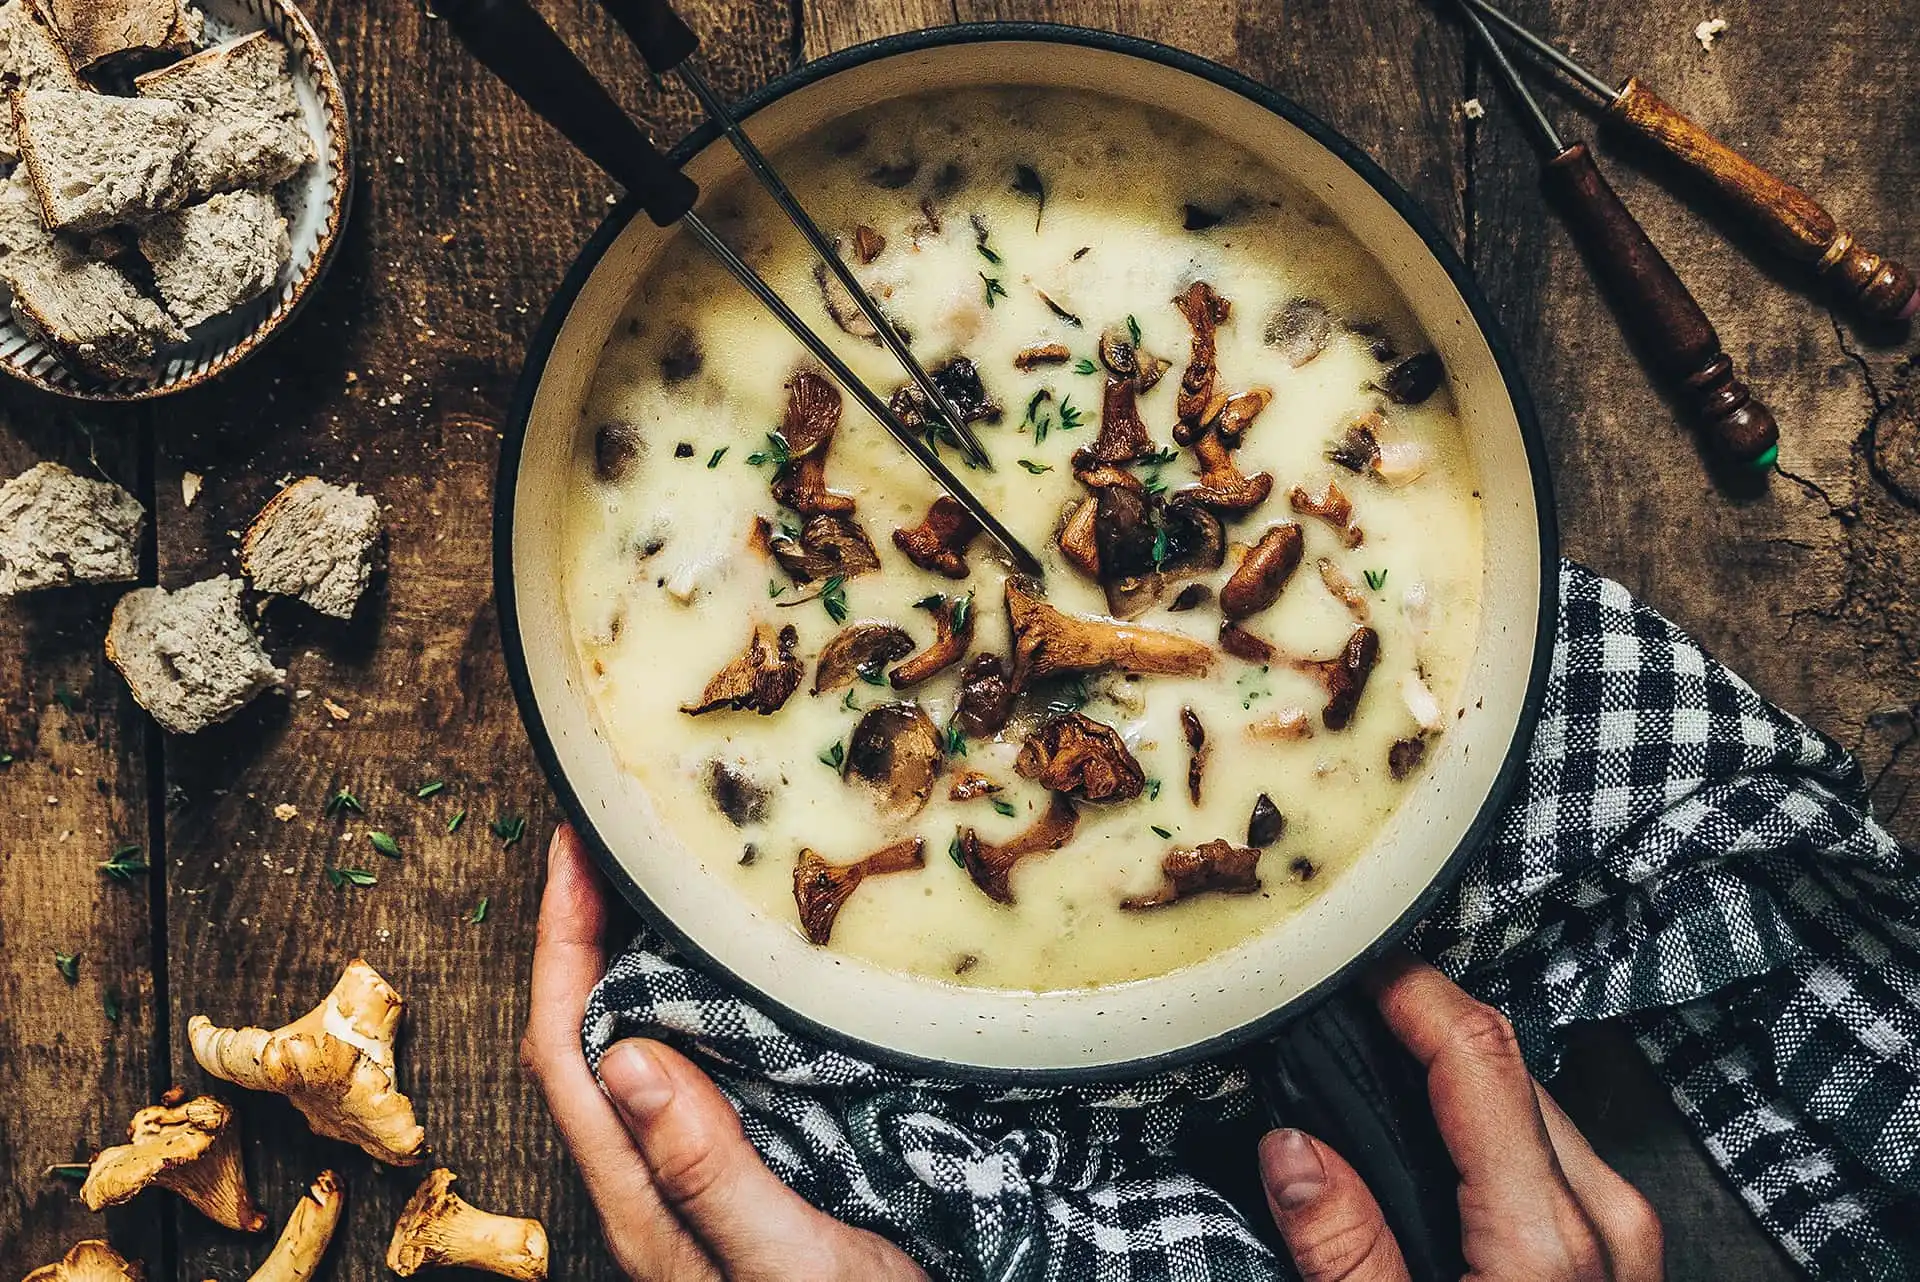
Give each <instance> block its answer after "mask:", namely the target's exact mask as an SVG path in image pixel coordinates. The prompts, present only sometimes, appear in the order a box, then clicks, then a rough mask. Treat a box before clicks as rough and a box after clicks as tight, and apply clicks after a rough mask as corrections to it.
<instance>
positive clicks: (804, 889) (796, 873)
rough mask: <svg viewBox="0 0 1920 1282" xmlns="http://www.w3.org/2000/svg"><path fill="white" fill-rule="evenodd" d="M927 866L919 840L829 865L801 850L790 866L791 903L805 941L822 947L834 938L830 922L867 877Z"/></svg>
mask: <svg viewBox="0 0 1920 1282" xmlns="http://www.w3.org/2000/svg"><path fill="white" fill-rule="evenodd" d="M926 866H927V843H926V842H925V841H923V840H921V839H920V838H918V837H914V838H911V839H909V840H907V841H896V842H894V843H893V844H892V845H891V846H883V847H881V848H880V849H879V850H876V851H874V852H873V853H872V854H870V855H868V856H867V857H866V858H865V859H861V860H857V861H856V862H854V863H850V864H830V863H828V862H827V861H826V860H825V859H823V858H821V857H820V856H819V855H818V854H816V853H814V852H813V851H812V850H802V851H801V852H800V858H799V859H798V860H797V861H795V863H794V865H793V902H794V904H795V906H796V907H798V908H799V910H800V925H801V928H802V929H804V930H805V931H806V932H807V938H808V939H810V940H812V941H813V942H814V943H816V944H825V943H827V941H828V940H830V939H831V938H833V923H834V921H835V919H837V918H838V917H839V916H840V910H841V909H842V908H844V907H846V904H847V900H848V899H850V898H852V896H853V892H854V891H856V890H858V889H859V888H860V883H861V882H863V881H865V880H866V879H867V878H868V877H879V876H883V875H885V874H887V873H890V872H910V871H912V870H913V869H915V868H924V867H926Z"/></svg>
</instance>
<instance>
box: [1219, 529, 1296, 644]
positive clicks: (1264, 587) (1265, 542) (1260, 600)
mask: <svg viewBox="0 0 1920 1282" xmlns="http://www.w3.org/2000/svg"><path fill="white" fill-rule="evenodd" d="M1304 546H1305V539H1304V536H1303V535H1302V534H1301V532H1300V527H1299V526H1298V525H1295V524H1294V523H1293V522H1292V521H1283V522H1281V523H1279V524H1277V525H1272V526H1269V527H1267V532H1266V533H1265V534H1262V535H1261V536H1260V541H1259V542H1258V543H1255V544H1254V545H1253V547H1252V549H1251V550H1249V551H1248V553H1247V554H1246V556H1244V557H1242V558H1241V560H1240V564H1239V565H1237V566H1235V567H1234V571H1233V573H1232V574H1231V575H1229V576H1228V577H1227V581H1226V583H1225V584H1224V585H1223V586H1222V587H1221V589H1220V611H1221V613H1222V614H1224V615H1226V616H1227V618H1228V619H1230V620H1233V621H1235V622H1238V621H1239V620H1241V619H1244V618H1247V617H1248V616H1250V615H1255V614H1258V613H1260V611H1262V610H1264V609H1266V608H1267V607H1268V606H1270V605H1272V604H1273V603H1274V602H1275V601H1277V600H1279V599H1280V590H1281V589H1282V588H1284V587H1286V586H1287V580H1288V579H1290V578H1292V577H1293V572H1294V571H1295V570H1297V569H1299V568H1300V556H1301V551H1302V549H1303V548H1304Z"/></svg>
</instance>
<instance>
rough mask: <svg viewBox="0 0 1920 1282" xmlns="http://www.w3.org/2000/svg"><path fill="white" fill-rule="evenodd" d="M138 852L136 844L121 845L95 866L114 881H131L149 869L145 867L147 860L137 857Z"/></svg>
mask: <svg viewBox="0 0 1920 1282" xmlns="http://www.w3.org/2000/svg"><path fill="white" fill-rule="evenodd" d="M139 854H140V847H138V846H121V847H120V848H119V849H118V850H115V851H114V852H113V853H112V854H111V855H109V856H108V857H107V859H106V861H105V862H104V863H101V864H97V865H95V866H96V867H97V868H99V869H100V871H101V872H103V873H105V874H106V875H107V876H109V877H111V878H113V879H114V880H115V881H132V880H133V879H134V878H135V877H139V876H143V875H145V874H146V873H147V872H149V871H151V870H150V869H149V868H148V867H147V861H146V860H144V859H141V858H138V857H137V856H138V855H139Z"/></svg>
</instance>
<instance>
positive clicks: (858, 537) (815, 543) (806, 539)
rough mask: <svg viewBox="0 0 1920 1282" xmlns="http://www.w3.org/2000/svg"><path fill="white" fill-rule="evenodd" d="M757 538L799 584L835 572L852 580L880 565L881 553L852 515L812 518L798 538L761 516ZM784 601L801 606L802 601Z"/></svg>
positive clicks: (756, 528) (831, 575)
mask: <svg viewBox="0 0 1920 1282" xmlns="http://www.w3.org/2000/svg"><path fill="white" fill-rule="evenodd" d="M754 541H755V542H756V543H760V544H762V545H764V546H765V547H766V549H767V550H768V551H769V552H771V553H773V559H774V560H776V561H778V562H779V563H780V568H781V569H783V570H785V571H786V572H787V577H788V578H790V579H792V580H793V581H794V582H795V583H798V584H807V583H812V582H815V581H816V580H820V579H830V578H833V577H834V576H835V575H838V576H839V577H840V578H843V579H851V578H853V577H855V576H856V575H861V574H866V573H868V572H870V571H873V570H877V569H879V568H880V556H879V554H878V553H877V552H875V551H874V550H873V543H872V542H871V541H870V540H869V539H868V538H867V532H866V531H865V530H863V529H861V528H860V525H859V523H858V522H856V521H855V520H854V519H853V518H852V517H851V516H815V517H809V518H808V519H807V523H806V524H805V525H803V526H802V527H801V528H800V535H799V537H798V538H795V537H794V536H793V535H792V534H791V533H789V532H788V531H787V530H785V529H778V530H776V529H775V528H774V526H773V523H772V522H771V521H769V520H767V519H766V518H765V517H764V516H763V517H759V518H758V519H756V521H755V522H754ZM801 599H805V598H801ZM783 604H786V605H797V604H799V600H794V601H788V602H784V603H783Z"/></svg>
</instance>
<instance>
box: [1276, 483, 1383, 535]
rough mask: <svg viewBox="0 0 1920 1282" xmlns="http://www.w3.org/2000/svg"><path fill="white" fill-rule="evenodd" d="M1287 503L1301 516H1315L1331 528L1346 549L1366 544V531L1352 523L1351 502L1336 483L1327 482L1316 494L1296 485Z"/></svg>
mask: <svg viewBox="0 0 1920 1282" xmlns="http://www.w3.org/2000/svg"><path fill="white" fill-rule="evenodd" d="M1287 502H1289V503H1290V504H1292V505H1293V510H1294V511H1296V512H1298V513H1300V514H1301V515H1302V516H1317V517H1319V518H1320V519H1321V520H1322V521H1325V522H1326V523H1327V524H1328V525H1330V526H1332V527H1333V529H1334V530H1335V532H1337V533H1338V534H1339V535H1340V537H1341V539H1342V540H1343V541H1344V542H1345V543H1346V545H1347V546H1348V547H1350V548H1357V547H1359V546H1360V545H1361V544H1362V543H1364V542H1366V539H1367V534H1366V531H1365V530H1362V529H1361V528H1360V527H1359V526H1358V525H1355V524H1354V523H1353V500H1352V499H1350V498H1348V497H1347V495H1346V492H1345V491H1344V490H1342V489H1341V488H1340V483H1339V482H1338V481H1335V480H1331V479H1330V480H1328V482H1327V483H1326V484H1325V485H1324V486H1322V487H1321V490H1320V492H1319V493H1318V494H1309V493H1307V491H1306V490H1305V489H1304V488H1302V487H1301V486H1298V485H1296V486H1294V487H1293V492H1292V493H1291V494H1289V495H1288V496H1287Z"/></svg>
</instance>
